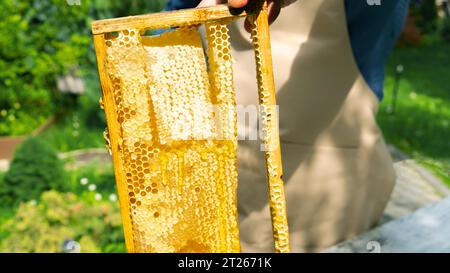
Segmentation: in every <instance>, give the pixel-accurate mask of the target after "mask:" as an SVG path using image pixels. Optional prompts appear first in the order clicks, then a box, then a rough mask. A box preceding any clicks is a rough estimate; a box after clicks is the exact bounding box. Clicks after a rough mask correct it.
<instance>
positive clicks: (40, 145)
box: [0, 137, 67, 205]
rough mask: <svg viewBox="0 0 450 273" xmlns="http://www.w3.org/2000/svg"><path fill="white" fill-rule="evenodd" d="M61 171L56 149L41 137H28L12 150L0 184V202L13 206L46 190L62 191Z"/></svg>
mask: <svg viewBox="0 0 450 273" xmlns="http://www.w3.org/2000/svg"><path fill="white" fill-rule="evenodd" d="M66 188H67V187H66V186H65V172H64V169H63V166H62V162H61V161H60V160H59V158H58V156H57V154H56V151H55V150H54V149H53V148H52V147H51V146H49V145H48V144H47V143H46V142H45V141H44V140H42V139H38V138H34V137H33V138H29V139H27V140H25V141H24V142H23V143H22V145H21V146H19V148H18V149H17V150H16V152H15V154H14V158H13V160H12V162H11V165H10V167H9V170H8V172H7V173H6V174H5V176H4V178H3V181H2V185H0V201H1V202H2V204H4V205H15V204H17V203H18V202H20V201H24V200H32V199H38V198H39V196H40V194H41V193H42V192H44V191H47V190H50V189H56V190H65V189H66Z"/></svg>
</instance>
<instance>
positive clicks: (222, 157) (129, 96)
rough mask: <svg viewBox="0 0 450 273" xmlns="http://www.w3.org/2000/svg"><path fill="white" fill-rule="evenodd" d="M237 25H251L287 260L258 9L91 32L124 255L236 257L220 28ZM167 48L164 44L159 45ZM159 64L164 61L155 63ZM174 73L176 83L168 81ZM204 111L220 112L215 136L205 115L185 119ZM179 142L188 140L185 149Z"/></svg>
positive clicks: (278, 242) (277, 225)
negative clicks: (201, 32)
mask: <svg viewBox="0 0 450 273" xmlns="http://www.w3.org/2000/svg"><path fill="white" fill-rule="evenodd" d="M242 16H248V18H249V19H250V21H251V22H252V26H253V28H252V29H253V30H252V40H253V44H254V49H255V58H256V70H257V79H256V80H257V83H258V92H259V97H260V106H261V109H263V111H262V117H261V118H262V124H263V128H264V129H263V133H264V134H263V143H264V144H265V145H266V146H270V147H271V149H267V151H266V152H265V158H266V172H267V179H268V188H269V203H270V209H271V216H272V226H273V231H274V241H275V247H274V248H275V251H276V252H289V232H288V226H287V216H286V206H285V200H284V188H283V182H282V180H281V176H282V167H281V156H280V148H279V137H278V128H277V116H276V114H277V113H274V112H272V111H269V110H267V109H270V108H271V106H274V105H276V102H275V93H274V84H273V73H272V63H271V56H270V41H269V33H268V20H267V13H266V4H265V1H261V2H259V3H258V5H255V6H253V7H251V8H250V9H249V10H247V14H246V13H245V12H243V13H240V14H231V13H230V11H229V10H228V8H227V7H226V6H222V5H220V6H216V7H210V8H202V9H191V10H181V11H175V12H165V13H157V14H149V15H141V16H132V17H125V18H115V19H107V20H100V21H95V22H94V23H93V25H92V31H93V34H94V45H95V49H96V55H97V63H98V70H99V75H100V81H101V85H102V93H103V95H102V104H103V107H104V110H105V113H106V118H107V125H108V131H107V132H105V136H108V137H109V139H108V141H109V149H110V151H111V154H112V157H113V162H114V170H115V176H116V184H117V188H118V193H119V202H120V207H121V215H122V220H123V226H124V234H125V241H126V246H127V251H128V252H238V251H239V250H240V246H239V235H238V234H239V233H238V224H237V200H236V198H237V197H236V188H237V163H236V160H237V159H236V149H237V138H236V117H235V114H230V113H233V109H234V107H235V102H234V89H233V78H232V56H231V54H230V51H231V50H230V43H229V36H228V29H227V24H228V23H229V22H230V21H231V20H234V19H236V18H239V17H242ZM199 24H204V25H205V29H206V37H207V41H208V47H207V58H208V68H206V62H205V63H203V62H202V58H203V59H204V56H203V57H202V54H203V52H201V49H202V45H201V43H200V39H199V37H196V32H197V31H196V30H195V27H197V26H198V25H199ZM175 27H176V28H177V29H176V30H172V31H170V32H167V33H164V34H162V35H160V36H158V38H156V37H153V38H151V37H144V36H143V35H142V34H143V33H144V32H145V31H147V30H150V29H160V28H164V29H170V28H175ZM186 41H187V42H186ZM218 41H219V42H218ZM167 43H169V44H170V43H173V45H172V46H169V47H166V46H162V45H161V44H167ZM166 48H167V49H166ZM161 56H162V57H161ZM161 59H163V60H170V61H169V62H166V64H164V61H163V62H161V64H159V63H158V60H161ZM149 64H151V65H149ZM186 67H190V69H185V68H186ZM183 69H184V70H183ZM173 71H175V72H174V73H175V74H176V75H175V74H174V75H172V76H171V75H170V73H171V72H173ZM177 71H178V72H177ZM185 71H187V72H185ZM190 71H194V72H190ZM155 75H158V77H156V76H155ZM159 75H164V76H163V77H159ZM180 77H181V78H184V79H186V80H190V81H189V84H188V85H187V86H188V87H190V88H188V89H186V88H184V86H180V85H177V84H178V83H179V82H180V81H179V80H177V79H179V78H180ZM142 79H145V80H142ZM141 90H149V92H141ZM152 90H156V91H161V90H164V91H165V92H156V91H154V92H152ZM207 103H212V104H214V105H220V107H218V109H215V111H218V112H219V115H218V116H219V119H221V120H219V122H220V124H221V125H222V126H221V127H220V128H219V127H218V126H215V123H211V120H212V118H211V113H210V112H208V111H201V112H200V118H199V117H198V116H199V115H189V109H187V108H189V107H186V105H195V106H196V107H197V108H201V109H204V106H205V105H206V104H207ZM264 109H265V110H264ZM194 116H195V123H194V119H193V118H194ZM180 117H181V120H180ZM186 128H189V129H186ZM187 139H193V140H195V141H190V142H189V145H185V144H186V143H188V142H183V141H185V140H187ZM202 139H208V140H202ZM211 139H212V140H211ZM180 143H182V144H181V145H180ZM161 164H162V165H161ZM161 166H163V167H161ZM180 177H181V179H179V178H180ZM201 182H203V184H202V183H201ZM181 193H182V194H181ZM187 196H188V197H189V198H187ZM214 212H216V213H218V216H217V215H216V214H215V213H214ZM180 217H181V220H180V219H179V218H180ZM193 220H196V221H199V222H201V223H200V224H199V223H198V222H195V223H194V222H192V221H193ZM196 224H197V225H196Z"/></svg>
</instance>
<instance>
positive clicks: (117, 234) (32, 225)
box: [0, 191, 125, 252]
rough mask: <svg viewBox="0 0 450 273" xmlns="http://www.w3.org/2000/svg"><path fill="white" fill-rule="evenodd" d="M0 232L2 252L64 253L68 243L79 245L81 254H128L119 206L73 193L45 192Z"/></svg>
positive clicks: (23, 205)
mask: <svg viewBox="0 0 450 273" xmlns="http://www.w3.org/2000/svg"><path fill="white" fill-rule="evenodd" d="M0 229H1V230H2V232H3V233H5V235H4V236H3V240H2V241H1V242H0V251H1V252H61V251H62V245H63V242H64V241H66V240H75V241H77V242H78V243H79V244H80V247H81V252H124V251H125V243H124V238H123V232H122V224H121V219H120V213H119V207H118V204H117V202H110V201H97V202H94V203H88V202H86V201H83V200H82V199H80V198H79V197H77V196H76V195H75V194H73V193H59V192H56V191H48V192H44V193H43V194H42V196H41V198H40V201H39V202H35V201H29V202H27V203H22V204H21V205H20V207H19V208H18V210H17V212H16V214H15V215H14V216H13V217H12V218H11V219H9V220H7V221H5V223H4V224H3V225H2V226H1V227H0Z"/></svg>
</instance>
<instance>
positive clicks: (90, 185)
mask: <svg viewBox="0 0 450 273" xmlns="http://www.w3.org/2000/svg"><path fill="white" fill-rule="evenodd" d="M96 189H97V186H96V185H95V184H89V186H88V190H90V191H95V190H96Z"/></svg>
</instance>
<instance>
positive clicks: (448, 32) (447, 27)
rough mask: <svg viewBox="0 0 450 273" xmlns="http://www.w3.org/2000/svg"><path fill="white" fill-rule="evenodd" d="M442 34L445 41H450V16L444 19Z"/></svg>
mask: <svg viewBox="0 0 450 273" xmlns="http://www.w3.org/2000/svg"><path fill="white" fill-rule="evenodd" d="M441 36H442V39H443V40H444V41H446V42H447V43H450V18H447V19H445V20H444V24H443V26H442V30H441Z"/></svg>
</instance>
